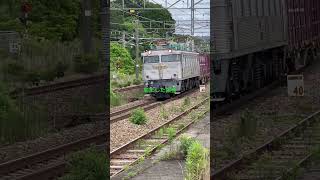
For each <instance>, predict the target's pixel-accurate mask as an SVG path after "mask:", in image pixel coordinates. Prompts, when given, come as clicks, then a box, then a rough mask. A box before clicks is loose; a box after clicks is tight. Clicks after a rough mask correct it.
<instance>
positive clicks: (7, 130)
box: [0, 85, 48, 144]
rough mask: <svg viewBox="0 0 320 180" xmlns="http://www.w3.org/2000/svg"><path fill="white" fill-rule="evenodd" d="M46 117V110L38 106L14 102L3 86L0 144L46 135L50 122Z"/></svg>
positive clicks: (0, 110)
mask: <svg viewBox="0 0 320 180" xmlns="http://www.w3.org/2000/svg"><path fill="white" fill-rule="evenodd" d="M18 102H19V103H18ZM46 115H47V113H46V111H45V109H44V108H41V107H40V106H38V105H35V104H25V102H23V101H21V100H17V101H14V100H12V99H11V98H10V97H9V96H8V92H7V90H5V88H3V85H1V88H0V143H4V144H7V143H13V142H16V141H24V140H27V139H31V138H35V137H38V136H40V135H43V134H45V133H46V132H47V121H48V118H46V117H47V116H46Z"/></svg>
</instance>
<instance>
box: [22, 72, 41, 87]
mask: <svg viewBox="0 0 320 180" xmlns="http://www.w3.org/2000/svg"><path fill="white" fill-rule="evenodd" d="M24 80H25V81H27V82H30V83H32V84H38V83H39V82H40V80H41V74H40V73H39V72H38V71H28V72H26V74H25V77H24Z"/></svg>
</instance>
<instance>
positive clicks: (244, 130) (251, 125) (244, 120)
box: [237, 109, 258, 138]
mask: <svg viewBox="0 0 320 180" xmlns="http://www.w3.org/2000/svg"><path fill="white" fill-rule="evenodd" d="M257 126H258V118H257V117H256V116H255V115H254V114H253V113H252V112H250V111H249V110H248V109H247V110H246V111H245V112H244V113H243V114H242V115H241V117H240V124H239V126H238V128H237V136H238V137H246V138H251V137H253V136H255V134H256V132H257Z"/></svg>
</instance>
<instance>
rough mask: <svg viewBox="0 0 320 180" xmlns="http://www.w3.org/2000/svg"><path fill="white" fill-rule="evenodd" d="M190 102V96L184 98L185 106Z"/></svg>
mask: <svg viewBox="0 0 320 180" xmlns="http://www.w3.org/2000/svg"><path fill="white" fill-rule="evenodd" d="M190 104H191V101H190V97H186V98H185V99H184V100H183V106H186V107H188V106H189V105H190Z"/></svg>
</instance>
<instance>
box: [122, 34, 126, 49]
mask: <svg viewBox="0 0 320 180" xmlns="http://www.w3.org/2000/svg"><path fill="white" fill-rule="evenodd" d="M122 46H123V47H124V48H125V47H126V32H125V31H122Z"/></svg>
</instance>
